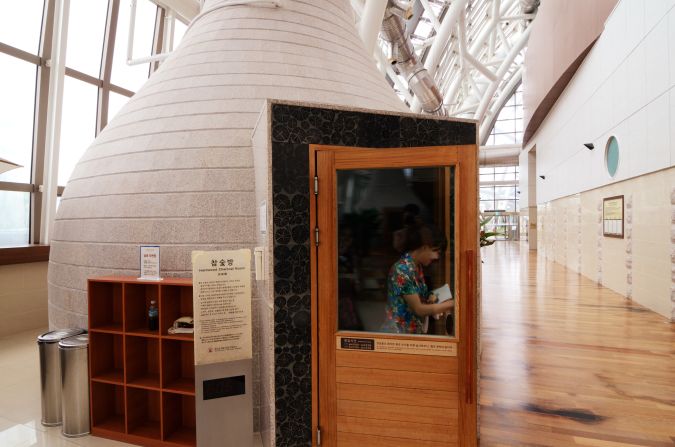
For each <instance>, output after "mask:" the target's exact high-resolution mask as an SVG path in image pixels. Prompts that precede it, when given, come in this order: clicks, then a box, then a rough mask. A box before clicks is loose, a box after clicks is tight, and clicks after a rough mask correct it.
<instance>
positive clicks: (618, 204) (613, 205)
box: [602, 196, 623, 239]
mask: <svg viewBox="0 0 675 447" xmlns="http://www.w3.org/2000/svg"><path fill="white" fill-rule="evenodd" d="M602 234H603V235H604V236H607V237H617V238H619V239H623V196H614V197H607V198H605V199H602Z"/></svg>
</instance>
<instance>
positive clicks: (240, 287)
mask: <svg viewBox="0 0 675 447" xmlns="http://www.w3.org/2000/svg"><path fill="white" fill-rule="evenodd" d="M192 280H193V290H194V296H193V299H194V313H195V314H194V322H195V364H197V365H208V364H210V363H217V362H229V361H233V360H242V359H250V358H252V357H253V352H252V341H251V251H250V250H234V251H210V252H195V253H194V254H193V259H192Z"/></svg>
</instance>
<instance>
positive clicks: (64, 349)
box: [59, 334, 89, 438]
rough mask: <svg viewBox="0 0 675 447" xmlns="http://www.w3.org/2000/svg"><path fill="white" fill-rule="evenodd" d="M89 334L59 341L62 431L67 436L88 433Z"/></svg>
mask: <svg viewBox="0 0 675 447" xmlns="http://www.w3.org/2000/svg"><path fill="white" fill-rule="evenodd" d="M88 347H89V335H87V334H82V335H76V336H75V337H70V338H65V339H63V340H61V341H60V342H59V354H60V355H61V393H62V396H61V408H62V409H63V411H62V415H63V425H62V427H61V433H63V435H64V436H68V437H72V438H74V437H77V436H84V435H87V434H89V366H88V365H89V358H88V357H89V349H88Z"/></svg>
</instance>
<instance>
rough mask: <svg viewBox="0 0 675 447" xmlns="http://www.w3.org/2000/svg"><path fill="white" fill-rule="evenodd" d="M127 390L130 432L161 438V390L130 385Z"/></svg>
mask: <svg viewBox="0 0 675 447" xmlns="http://www.w3.org/2000/svg"><path fill="white" fill-rule="evenodd" d="M126 390H127V396H126V397H127V400H126V402H127V429H128V433H129V434H130V435H134V436H139V437H143V438H149V439H156V440H159V439H160V436H161V430H160V425H161V424H160V413H161V410H160V393H159V391H154V390H145V389H140V388H129V387H128V388H127V389H126Z"/></svg>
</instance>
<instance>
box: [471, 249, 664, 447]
mask: <svg viewBox="0 0 675 447" xmlns="http://www.w3.org/2000/svg"><path fill="white" fill-rule="evenodd" d="M482 255H483V259H484V262H485V263H484V264H483V273H482V285H483V287H482V288H483V303H482V328H481V334H482V344H483V350H482V355H481V371H480V374H481V384H480V391H481V395H480V404H481V411H480V430H481V444H480V445H481V446H551V447H552V446H565V447H567V446H596V447H620V446H674V445H675V324H672V323H669V322H668V321H667V320H666V319H665V318H664V317H663V316H660V315H658V314H656V313H654V312H652V311H650V310H648V309H645V308H643V307H642V306H640V305H638V304H636V303H635V302H632V301H629V300H626V299H625V298H624V297H622V296H621V295H619V294H617V293H615V292H613V291H612V290H610V289H607V288H605V287H601V286H598V285H597V284H596V283H595V282H593V281H591V280H589V279H588V278H585V277H583V276H581V275H579V274H577V273H576V272H573V271H571V270H568V269H566V268H564V267H563V266H561V265H560V264H556V263H554V262H552V261H547V260H545V259H544V258H543V257H540V258H537V257H536V255H535V252H530V251H529V250H528V249H527V245H525V244H521V243H517V242H498V243H496V244H495V245H493V246H491V247H487V248H484V249H483V252H482Z"/></svg>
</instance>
